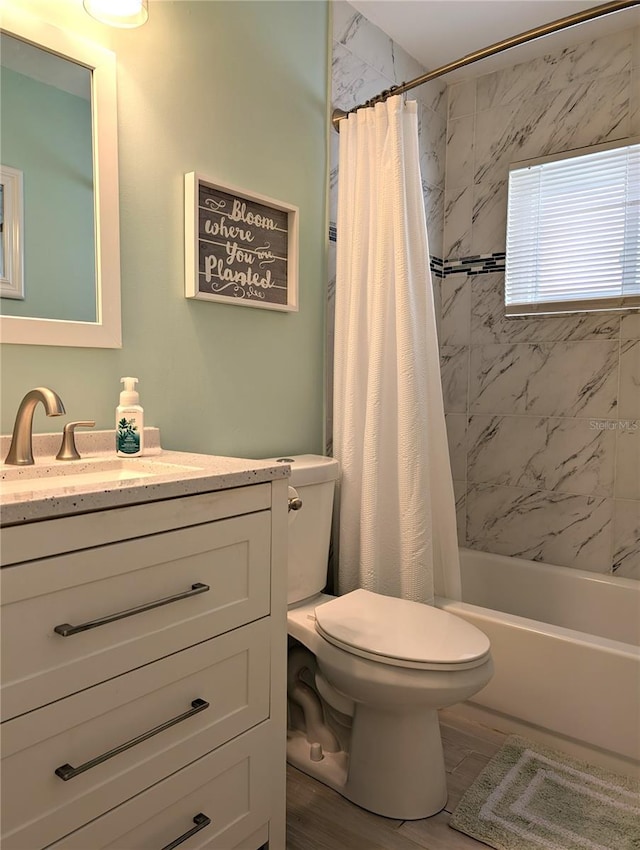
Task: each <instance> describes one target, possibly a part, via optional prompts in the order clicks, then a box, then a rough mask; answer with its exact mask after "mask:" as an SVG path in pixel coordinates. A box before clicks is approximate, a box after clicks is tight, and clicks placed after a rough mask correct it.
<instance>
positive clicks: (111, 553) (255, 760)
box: [0, 479, 287, 850]
mask: <svg viewBox="0 0 640 850" xmlns="http://www.w3.org/2000/svg"><path fill="white" fill-rule="evenodd" d="M286 492H287V487H286V480H285V479H281V480H274V481H271V482H268V483H260V484H255V485H251V486H245V487H236V488H233V489H229V490H219V491H215V492H211V493H202V494H198V495H191V496H186V497H182V498H172V499H165V500H159V501H155V502H151V503H145V504H139V505H133V506H130V507H121V508H114V509H111V510H101V511H92V512H87V513H83V514H80V515H74V516H65V517H60V518H55V519H45V520H41V521H37V522H29V523H23V524H17V525H14V526H10V527H7V528H4V529H3V531H2V543H3V547H2V548H3V553H2V554H3V569H2V571H1V573H0V580H1V596H0V601H1V604H2V609H1V616H0V625H1V628H2V677H3V682H2V703H1V705H2V719H3V722H2V727H1V734H2V742H1V743H2V762H1V767H2V822H1V823H2V834H3V837H2V847H3V850H36V848H45V847H47V848H49V847H51V848H56V850H63V848H64V850H71V848H76V850H89V848H90V850H101V848H113V849H114V850H115V848H120V850H138V848H139V850H143V848H144V850H151V848H157V850H168V848H173V847H177V846H180V847H181V848H183V850H194V848H196V847H197V848H210V850H214V848H215V850H223V848H224V850H231V848H237V850H258V848H261V847H262V846H263V845H265V844H267V843H268V846H269V848H270V850H284V817H285V802H284V792H285V738H286V587H285V586H286V533H287V519H286Z"/></svg>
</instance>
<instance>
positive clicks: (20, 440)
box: [5, 387, 66, 466]
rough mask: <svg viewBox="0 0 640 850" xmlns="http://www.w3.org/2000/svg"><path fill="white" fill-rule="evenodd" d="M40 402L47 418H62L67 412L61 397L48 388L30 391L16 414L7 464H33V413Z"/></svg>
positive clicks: (37, 388)
mask: <svg viewBox="0 0 640 850" xmlns="http://www.w3.org/2000/svg"><path fill="white" fill-rule="evenodd" d="M39 401H41V402H42V404H43V405H44V409H45V412H46V414H47V416H62V415H63V413H65V412H66V411H65V409H64V404H63V403H62V400H61V399H60V396H59V395H58V394H57V393H55V392H54V391H53V390H50V389H49V388H48V387H36V388H35V389H34V390H29V392H28V393H27V394H26V396H25V397H24V398H23V399H22V401H21V402H20V407H19V408H18V412H17V413H16V421H15V424H14V426H13V436H12V437H11V446H10V448H9V454H8V455H7V457H6V459H5V463H10V464H12V465H13V466H31V465H32V464H33V445H32V437H33V413H34V411H35V409H36V406H37V404H38V402H39Z"/></svg>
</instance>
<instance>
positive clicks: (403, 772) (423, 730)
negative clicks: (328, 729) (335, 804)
mask: <svg viewBox="0 0 640 850" xmlns="http://www.w3.org/2000/svg"><path fill="white" fill-rule="evenodd" d="M372 742H375V743H372ZM313 755H315V758H317V757H318V753H317V750H316V751H315V753H313ZM287 761H288V762H289V764H291V765H293V766H294V767H297V768H298V770H301V771H302V772H303V773H306V774H307V775H308V776H312V777H313V778H314V779H317V780H318V781H319V782H322V783H323V784H324V785H327V786H329V788H333V789H334V791H337V792H338V793H339V794H341V795H342V796H343V797H346V799H347V800H350V801H351V802H352V803H355V804H356V805H358V806H360V807H361V808H363V809H367V811H370V812H374V813H375V814H377V815H383V816H384V817H388V818H395V819H397V820H419V819H422V818H427V817H431V815H435V814H437V812H439V811H441V810H442V809H443V808H444V806H445V804H446V802H447V784H446V774H445V768H444V755H443V752H442V741H441V738H440V726H439V723H438V715H437V712H436V711H434V710H429V709H424V708H422V709H420V710H419V711H416V712H414V713H403V714H401V715H398V714H396V713H394V712H385V711H380V710H376V709H371V708H370V707H369V706H365V705H362V704H359V705H358V706H357V707H356V717H355V718H354V723H353V728H352V735H351V745H350V752H349V753H346V752H344V751H340V752H337V753H328V752H325V753H323V754H322V758H321V760H319V761H314V760H313V756H312V745H311V744H310V743H309V741H307V739H306V735H305V733H304V732H303V731H300V730H297V729H290V730H288V733H287Z"/></svg>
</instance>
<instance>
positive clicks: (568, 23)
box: [331, 0, 640, 131]
mask: <svg viewBox="0 0 640 850" xmlns="http://www.w3.org/2000/svg"><path fill="white" fill-rule="evenodd" d="M638 5H640V0H616V2H613V3H605V4H604V5H603V6H594V7H593V8H592V9H585V11H584V12H576V13H575V14H574V15H569V16H567V17H566V18H559V19H558V20H557V21H551V23H549V24H544V25H543V26H540V27H534V29H531V30H527V31H526V32H521V33H520V34H519V35H514V36H511V38H505V39H504V41H498V42H496V43H495V44H491V45H490V46H489V47H485V48H483V49H482V50H474V52H473V53H467V55H466V56H463V57H462V59H456V61H455V62H449V63H448V64H447V65H442V67H440V68H436V69H435V70H434V71H428V72H427V73H426V74H423V75H422V76H421V77H416V79H415V80H410V82H408V83H401V84H400V85H397V86H391V88H390V89H385V91H383V92H381V93H380V94H379V95H376V97H373V98H371V100H368V101H366V103H362V104H360V106H354V107H353V109H350V110H349V111H348V112H345V111H344V110H343V109H334V110H333V114H332V116H331V123H332V124H333V126H334V127H335V128H336V130H338V131H339V130H340V121H342V119H343V118H346V117H347V116H348V115H349V114H350V113H352V112H356V111H357V110H358V109H362V107H364V106H373V105H374V104H375V103H384V101H385V100H387V98H389V97H392V96H393V95H396V94H403V93H404V92H406V91H409V90H410V89H414V88H416V87H417V86H422V85H424V83H428V82H430V81H431V80H435V79H437V78H438V77H442V76H444V75H445V74H448V73H450V72H451V71H457V70H458V68H464V67H465V65H471V64H472V63H473V62H479V61H480V60H481V59H486V58H487V57H489V56H495V55H496V54H497V53H502V51H504V50H509V48H511V47H517V46H518V45H520V44H526V43H527V42H528V41H534V40H535V39H537V38H543V37H544V36H545V35H551V34H552V33H554V32H560V30H564V29H568V28H569V27H574V26H576V25H577V24H582V23H584V22H585V21H592V20H595V19H596V18H601V17H603V16H604V15H610V14H612V13H613V12H620V11H621V10H622V9H628V8H631V7H633V6H638Z"/></svg>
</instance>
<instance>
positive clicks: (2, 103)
mask: <svg viewBox="0 0 640 850" xmlns="http://www.w3.org/2000/svg"><path fill="white" fill-rule="evenodd" d="M85 74H87V76H88V74H89V72H88V71H87V70H86V69H85ZM43 128H44V131H43ZM0 156H1V157H2V164H3V165H9V166H11V167H12V168H18V169H19V170H20V171H22V174H23V194H24V199H23V203H24V256H25V258H26V262H25V268H24V277H25V299H24V300H23V301H20V300H16V299H12V298H2V299H0V313H2V314H4V315H9V316H33V317H37V318H41V317H45V318H47V319H68V320H71V321H76V322H95V320H96V297H95V287H94V288H93V289H92V288H91V287H90V286H88V285H87V279H89V280H92V279H95V241H94V215H93V158H92V152H91V104H90V103H89V101H88V100H85V99H84V98H82V97H78V96H77V95H73V94H69V92H66V91H61V90H60V89H57V88H54V87H52V86H49V85H46V84H45V83H41V82H39V81H37V80H33V79H31V78H30V77H26V76H24V74H18V73H16V72H15V71H11V70H9V69H8V68H3V69H2V71H1V73H0ZM88 270H91V272H90V273H88Z"/></svg>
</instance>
